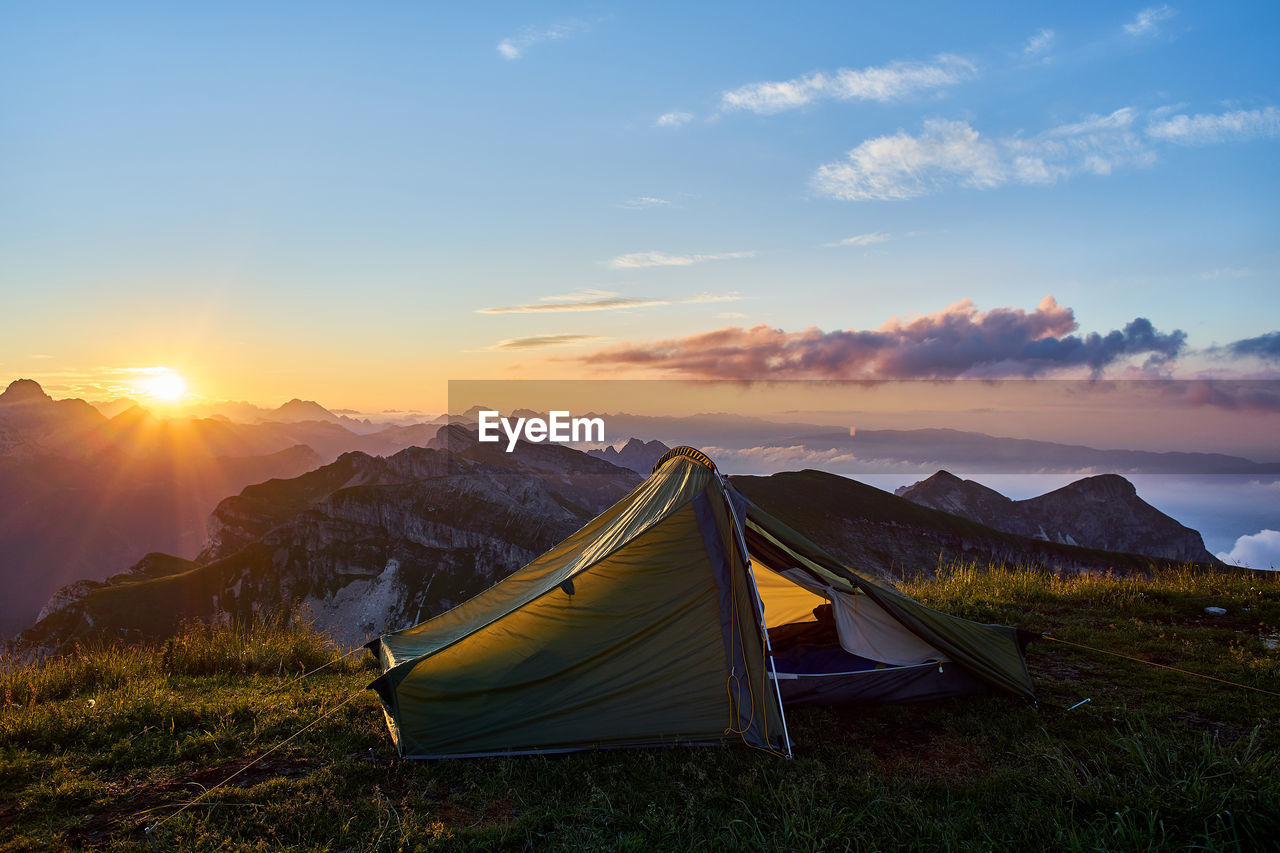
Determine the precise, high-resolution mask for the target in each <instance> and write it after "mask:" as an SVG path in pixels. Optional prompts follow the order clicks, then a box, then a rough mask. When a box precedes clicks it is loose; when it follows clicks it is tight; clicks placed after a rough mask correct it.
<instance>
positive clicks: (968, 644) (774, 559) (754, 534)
mask: <svg viewBox="0 0 1280 853" xmlns="http://www.w3.org/2000/svg"><path fill="white" fill-rule="evenodd" d="M729 495H730V498H731V499H732V500H733V501H734V502H735V503H736V504H738V505H739V507H740V512H741V513H742V515H744V516H745V518H746V528H747V529H746V539H747V547H748V548H749V549H750V551H751V553H752V555H753V556H754V555H756V554H759V555H760V557H761V559H762V560H764V562H765V563H766V564H767V565H770V566H774V567H786V568H788V569H790V568H795V569H798V570H800V571H801V572H803V573H805V574H808V575H809V576H811V577H812V578H813V580H814V581H815V582H816V583H817V584H819V585H821V586H824V587H831V588H833V589H835V590H838V591H843V592H846V593H853V592H855V591H860V592H863V593H865V594H866V595H867V596H868V597H869V598H870V599H871V600H872V601H874V602H875V603H876V604H878V605H880V607H882V608H883V609H884V610H885V611H887V612H888V613H889V614H890V615H892V616H893V618H894V619H896V620H897V621H898V622H899V623H901V624H902V625H903V626H905V627H906V628H907V629H908V630H910V631H911V632H912V633H914V634H915V635H916V636H918V637H920V638H921V639H922V640H924V641H925V642H926V643H928V644H929V645H931V646H933V647H934V648H936V649H937V650H938V651H940V652H941V653H942V654H943V656H944V657H945V658H946V659H948V660H951V661H953V662H955V663H958V664H960V665H961V666H962V667H963V668H964V669H966V670H968V671H969V672H971V673H973V674H974V675H976V676H977V677H978V678H980V679H982V680H983V681H985V682H986V683H987V684H989V685H991V686H993V687H996V688H999V689H1001V690H1007V691H1009V692H1011V693H1014V694H1017V695H1020V696H1025V697H1027V698H1028V699H1034V698H1035V690H1034V687H1033V686H1032V683H1031V673H1030V672H1029V671H1028V670H1027V660H1026V657H1025V655H1024V654H1023V643H1022V642H1021V640H1020V638H1019V633H1018V630H1017V629H1016V628H1011V627H1009V626H1007V625H984V624H981V623H978V622H972V621H970V620H968V619H962V618H961V617H959V616H952V615H951V614H949V613H943V612H941V611H939V610H934V609H933V608H931V607H926V606H925V605H923V604H921V603H920V602H918V601H915V600H914V599H912V598H910V597H908V596H906V595H903V594H902V593H901V592H899V591H898V590H896V589H894V588H893V587H891V586H889V585H888V584H887V583H884V582H882V581H879V580H875V579H873V578H871V577H869V576H867V575H864V574H862V573H861V572H858V571H856V570H854V569H851V568H849V567H848V566H845V565H843V564H842V563H840V562H839V561H838V560H836V559H835V558H834V557H832V556H831V555H830V554H827V553H826V552H825V551H823V550H822V549H821V548H819V547H818V546H817V545H814V544H813V543H812V542H810V541H809V540H808V539H806V538H805V537H804V536H802V535H801V534H799V533H797V532H796V531H795V530H792V529H791V528H790V527H788V526H787V525H785V524H783V523H782V522H781V521H779V520H778V519H776V518H774V517H773V516H771V515H769V514H768V513H767V512H765V511H764V510H762V509H760V507H758V506H756V505H755V504H754V503H752V502H751V501H749V500H747V499H746V498H745V497H743V496H742V494H741V493H739V492H737V491H731V492H730V493H729Z"/></svg>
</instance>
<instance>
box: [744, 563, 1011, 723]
mask: <svg viewBox="0 0 1280 853" xmlns="http://www.w3.org/2000/svg"><path fill="white" fill-rule="evenodd" d="M754 562H755V567H756V569H757V571H756V572H755V580H756V589H757V591H758V593H759V595H760V598H761V601H762V602H763V603H764V610H765V623H766V625H767V626H768V631H769V643H770V646H771V647H772V650H773V666H774V669H775V676H774V678H775V682H776V684H777V686H778V691H779V694H780V695H781V697H782V702H783V704H784V705H787V706H796V705H824V704H849V703H858V702H911V701H921V700H925V699H933V698H940V697H943V696H953V695H955V694H957V693H971V692H981V691H983V690H985V689H986V685H985V683H984V682H983V681H982V680H981V679H979V678H976V677H975V676H973V675H971V674H969V673H967V672H965V671H964V670H963V669H961V668H960V667H957V666H954V665H952V664H951V663H950V661H949V660H948V659H947V657H946V655H944V654H943V653H942V652H941V651H939V650H938V649H936V648H934V647H933V646H931V645H929V644H928V643H927V642H925V641H924V640H922V639H921V638H920V637H918V636H917V635H916V634H914V633H912V632H911V631H909V630H907V628H906V627H905V626H904V625H902V624H901V623H900V622H899V621H898V620H897V619H895V618H894V617H893V616H892V615H890V614H889V613H888V612H887V611H885V610H884V608H882V607H880V606H879V605H878V604H876V603H875V602H874V601H872V600H871V598H870V597H869V596H867V595H865V594H864V593H862V592H861V591H860V590H858V589H856V588H855V589H852V590H841V589H837V588H835V587H834V586H824V585H822V584H820V583H818V582H816V581H815V580H814V579H813V578H812V577H811V576H809V575H808V574H807V573H806V572H804V571H803V570H802V569H798V568H793V569H788V570H785V571H782V572H779V571H776V570H774V569H773V568H772V567H770V566H767V565H765V564H763V563H761V562H760V561H759V560H755V561H754Z"/></svg>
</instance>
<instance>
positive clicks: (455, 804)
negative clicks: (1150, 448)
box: [0, 566, 1280, 851]
mask: <svg viewBox="0 0 1280 853" xmlns="http://www.w3.org/2000/svg"><path fill="white" fill-rule="evenodd" d="M903 587H904V589H905V591H907V592H909V593H910V594H912V595H915V596H917V597H918V598H920V599H922V600H923V601H925V602H926V603H928V604H931V605H933V606H936V607H939V608H942V609H945V610H949V611H951V612H956V613H960V614H962V615H965V616H968V617H970V618H976V619H981V620H983V621H999V622H1004V623H1007V624H1015V625H1018V626H1020V627H1024V628H1029V629H1033V630H1037V631H1040V630H1052V631H1053V632H1054V633H1055V635H1057V636H1059V637H1062V638H1063V639H1070V640H1073V641H1076V642H1081V643H1085V644H1088V645H1091V646H1097V647H1101V648H1106V649H1110V650H1113V651H1117V652H1122V653H1124V654H1129V655H1134V656H1138V657H1143V658H1145V659H1148V660H1153V661H1158V662H1161V663H1166V664H1169V665H1175V666H1180V667H1184V668H1186V669H1190V670H1195V671H1199V672H1203V673H1206V674H1212V675H1215V676H1217V677H1219V678H1225V679H1229V680H1232V681H1238V682H1240V683H1243V684H1249V685H1253V686H1255V687H1259V688H1262V689H1266V690H1272V691H1277V692H1280V652H1278V651H1276V650H1274V649H1270V648H1268V647H1267V645H1266V644H1265V643H1264V642H1263V641H1264V640H1266V639H1268V638H1271V637H1273V636H1274V635H1276V634H1280V575H1250V574H1247V573H1213V572H1206V571H1197V570H1194V569H1176V570H1175V569H1171V570H1166V571H1160V572H1157V573H1155V574H1154V575H1153V576H1151V577H1148V578H1132V577H1130V578H1121V577H1108V576H1086V577H1081V576H1077V577H1070V576H1058V575H1055V574H1053V573H1049V572H1041V571H1035V570H1029V569H1017V568H1014V569H1006V568H1001V567H983V568H978V567H973V566H955V567H952V568H951V569H949V570H946V571H943V572H941V573H940V574H939V577H938V578H936V579H934V580H925V581H916V582H910V583H904V584H903ZM1210 605H1213V606H1220V607H1223V608H1225V609H1226V610H1227V614H1226V615H1225V616H1210V615H1207V614H1205V612H1204V608H1205V607H1207V606H1210ZM340 653H341V652H340V651H339V650H337V649H335V648H334V647H333V645H332V644H331V643H329V642H328V641H327V640H326V639H325V638H323V637H321V636H319V635H317V634H315V633H312V632H310V631H308V630H307V629H306V628H305V627H298V626H291V625H288V624H271V625H261V624H255V625H238V626H223V627H216V628H210V627H205V626H199V625H191V626H188V627H187V629H186V630H185V631H184V632H183V633H182V634H181V635H179V636H177V637H175V638H174V639H173V640H171V641H170V642H168V643H167V644H161V645H156V646H145V647H136V646H135V647H125V646H110V645H95V646H84V647H81V648H78V649H76V650H75V651H74V652H73V653H72V654H69V655H66V656H63V657H60V658H57V659H53V660H49V661H46V662H44V663H43V664H26V663H22V662H19V661H17V660H13V659H7V660H5V661H4V662H3V663H2V664H0V688H2V689H3V691H4V696H5V704H4V707H3V709H0V848H2V849H6V850H48V849H59V848H71V849H76V848H110V849H122V850H130V849H138V850H151V851H154V850H171V849H173V850H282V849H287V850H387V851H398V850H431V849H442V850H543V849H567V850H581V849H591V850H595V849H611V850H735V851H736V850H801V851H803V850H845V849H851V850H878V849H912V850H939V851H942V850H970V849H972V850H1018V851H1022V850H1090V851H1096V850H1186V849H1195V850H1258V849H1277V847H1276V845H1277V841H1276V839H1280V760H1278V759H1277V750H1278V748H1280V736H1277V733H1276V731H1275V726H1274V724H1275V722H1276V718H1277V711H1278V710H1280V699H1277V698H1276V697H1272V696H1266V695H1262V694H1259V693H1253V692H1250V691H1246V690H1241V689H1237V688H1231V687H1226V686H1224V685H1220V684H1215V683H1212V682H1208V681H1204V680H1201V679H1195V678H1191V677H1189V676H1184V675H1180V674H1178V673H1174V672H1169V671H1166V670H1158V669H1153V668H1151V667H1147V666H1143V665H1142V664H1139V663H1133V662H1129V661H1124V660H1119V659H1116V658H1107V657H1101V656H1098V655H1095V654H1092V653H1090V652H1085V651H1083V650H1079V649H1076V648H1072V647H1068V646H1063V645H1055V644H1052V643H1044V644H1041V643H1037V644H1035V645H1033V646H1032V647H1031V650H1030V652H1029V658H1030V661H1031V667H1032V672H1033V674H1034V675H1035V678H1036V686H1037V691H1038V693H1039V695H1040V699H1041V703H1040V706H1039V707H1038V708H1037V707H1032V706H1030V705H1028V704H1026V703H1023V702H1020V701H1018V700H1014V699H1011V698H1004V697H999V696H972V697H960V698H956V699H950V700H945V701H939V702H931V703H924V704H919V705H906V706H849V707H839V708H810V709H798V710H795V711H792V712H791V713H790V714H789V721H790V725H791V731H792V736H793V738H794V740H795V741H796V743H797V745H798V749H797V753H796V757H795V759H793V760H791V761H785V760H781V759H778V758H775V757H772V756H769V755H765V754H762V753H759V752H757V751H754V750H748V749H745V748H743V749H735V748H727V749H698V748H673V749H657V750H634V751H617V752H599V753H581V754H576V755H569V756H563V757H556V758H550V757H548V758H542V757H521V758H509V759H501V758H492V759H481V760H456V761H438V762H402V761H399V760H397V759H395V758H394V757H393V755H394V754H393V750H392V747H391V743H390V739H389V737H388V735H387V732H386V729H385V724H384V722H383V718H382V714H381V712H380V711H379V709H378V706H377V702H376V700H375V698H374V696H373V694H372V693H371V692H368V691H364V690H363V688H364V686H365V685H366V684H367V683H368V682H369V681H370V680H371V679H372V677H373V675H374V674H375V670H374V669H373V668H372V663H371V661H370V660H369V659H368V658H367V656H364V657H361V656H352V657H349V658H347V659H345V660H343V661H341V662H339V663H338V664H336V665H334V666H330V667H328V668H326V669H324V670H322V671H319V672H316V673H315V674H314V675H311V676H309V677H307V678H305V679H302V680H295V679H296V677H297V676H298V675H299V674H300V673H301V672H303V671H310V670H313V669H315V668H317V667H319V666H320V665H322V664H324V663H327V662H328V661H330V660H333V659H334V658H335V657H337V656H338V654H340ZM350 697H354V698H353V699H351V701H349V702H347V704H341V703H343V702H344V701H345V700H347V699H349V698H350ZM1085 698H1088V699H1090V700H1091V701H1090V702H1088V703H1087V704H1085V705H1083V706H1081V707H1079V708H1078V709H1076V710H1074V711H1066V710H1064V709H1065V708H1066V707H1068V706H1070V705H1073V704H1075V703H1076V702H1078V701H1080V700H1081V699H1085ZM317 720H318V722H316V721H317ZM311 723H314V725H312V726H311V727H310V728H308V729H306V730H305V731H304V732H302V734H300V735H298V736H297V737H296V738H294V739H293V740H291V741H289V742H288V743H286V744H285V745H284V746H283V747H281V748H279V749H278V750H276V751H274V752H272V753H270V754H269V755H268V756H267V757H266V758H265V760H263V761H261V762H260V763H258V764H255V765H253V766H252V767H250V768H249V769H248V770H245V771H244V772H242V773H240V774H239V775H238V776H236V777H235V778H234V779H232V781H231V782H230V783H228V784H226V785H223V786H222V787H219V788H217V789H216V790H214V791H212V793H207V794H206V792H208V791H209V790H210V788H211V787H212V786H214V785H216V784H217V783H219V782H222V781H223V780H224V779H226V778H227V777H228V776H231V775H232V774H233V773H236V772H237V771H240V770H241V769H242V768H244V767H245V765H246V764H247V762H248V761H249V760H251V759H253V758H257V757H259V756H261V755H263V754H264V753H265V752H266V751H267V750H269V749H270V748H271V747H273V746H274V745H276V744H278V743H279V742H281V741H282V740H284V739H285V738H287V737H289V736H290V735H292V734H294V733H295V732H298V731H299V730H300V729H303V728H304V727H305V726H307V725H308V724H311ZM202 794H205V796H204V797H203V799H199V800H198V801H197V800H196V798H197V797H200V796H201V795H202ZM193 801H195V805H192V806H190V807H188V808H186V809H185V810H184V811H182V812H180V813H179V812H178V809H179V808H180V807H181V804H183V803H189V802H193ZM160 821H163V822H162V823H159V825H158V826H157V825H156V824H157V822H160ZM148 827H154V828H153V829H152V830H151V832H150V833H148V832H147V828H148Z"/></svg>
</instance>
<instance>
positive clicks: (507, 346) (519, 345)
mask: <svg viewBox="0 0 1280 853" xmlns="http://www.w3.org/2000/svg"><path fill="white" fill-rule="evenodd" d="M602 340H604V338H602V337H600V336H599V335H568V334H565V335H530V336H529V337H527V338H509V339H507V340H505V341H498V343H496V344H494V345H493V346H491V347H489V349H490V350H493V351H499V352H510V351H512V350H516V351H518V350H531V349H544V348H546V347H562V346H571V345H573V344H585V343H588V342H590V341H602Z"/></svg>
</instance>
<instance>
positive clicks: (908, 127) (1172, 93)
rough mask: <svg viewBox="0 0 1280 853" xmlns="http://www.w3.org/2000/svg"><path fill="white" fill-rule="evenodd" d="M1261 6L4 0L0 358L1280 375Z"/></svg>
mask: <svg viewBox="0 0 1280 853" xmlns="http://www.w3.org/2000/svg"><path fill="white" fill-rule="evenodd" d="M1278 24H1280V7H1277V6H1275V4H1272V3H1261V2H1260V3H1224V2H1218V3H1208V2H1171V3H1168V4H1164V3H1157V4H1148V3H1143V2H1137V3H1132V4H1124V3H1115V2H1107V3H1090V2H1079V3H1073V4H1026V3H1020V4H1015V3H1006V4H992V3H977V2H975V3H965V4H953V3H941V2H939V3H915V2H892V3H890V2H886V3H871V2H865V3H856V4H852V3H823V4H819V3H791V4H776V3H770V4H750V3H733V4H727V3H703V4H674V3H671V4H668V3H645V4H620V3H607V2H600V3H540V4H528V3H505V4H503V3H483V4H465V5H460V6H446V5H444V4H425V3H418V2H372V3H363V4H350V3H323V2H317V3H305V4H304V3H273V4H262V3H238V2H230V1H228V2H222V3H217V4H172V3H169V4H161V3H128V2H117V3H110V4H105V3H74V2H68V3H58V4H49V3H37V2H31V3H27V2H8V0H5V2H0V288H3V298H4V310H3V311H2V312H0V375H4V376H6V377H8V379H16V378H19V377H27V378H32V379H36V380H37V381H40V382H41V383H42V384H43V385H45V387H46V389H47V390H49V391H50V393H52V394H53V395H54V396H59V397H60V396H83V397H85V398H86V399H90V400H98V399H104V398H107V397H110V396H117V395H120V394H130V393H133V394H138V393H140V391H139V387H140V386H139V385H138V383H139V382H140V381H144V380H146V381H150V380H152V379H154V377H155V375H156V368H166V369H167V370H168V371H171V372H173V373H175V374H178V375H181V376H182V377H184V379H185V389H186V399H189V400H203V401H208V400H216V399H231V400H248V401H251V402H254V403H258V404H262V405H279V404H280V403H282V402H284V401H285V400H287V399H289V398H292V397H301V398H304V399H315V400H319V401H321V402H323V403H324V404H326V405H328V406H330V407H334V408H337V407H345V408H350V409H356V410H360V411H366V412H369V411H380V410H382V409H389V408H398V409H407V408H413V409H419V410H425V411H433V410H434V411H440V410H443V409H444V407H445V405H446V399H447V382H448V380H450V379H453V380H459V379H510V378H601V377H624V378H625V377H636V378H641V377H643V378H652V377H680V378H698V379H706V378H730V379H743V378H746V379H760V378H786V379H862V378H876V379H915V378H953V377H961V378H990V377H1028V376H1036V377H1067V378H1089V377H1095V378H1096V377H1108V378H1116V377H1166V376H1173V377H1179V378H1194V377H1204V376H1209V377H1239V378H1260V379H1275V378H1278V377H1280V332H1278V330H1280V311H1278V310H1277V309H1278V308H1280V297H1278V296H1277V293H1280V286H1278V285H1280V239H1278V238H1280V165H1278V164H1280V62H1277V60H1276V57H1275V44H1276V41H1277V34H1278V31H1280V27H1278Z"/></svg>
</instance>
